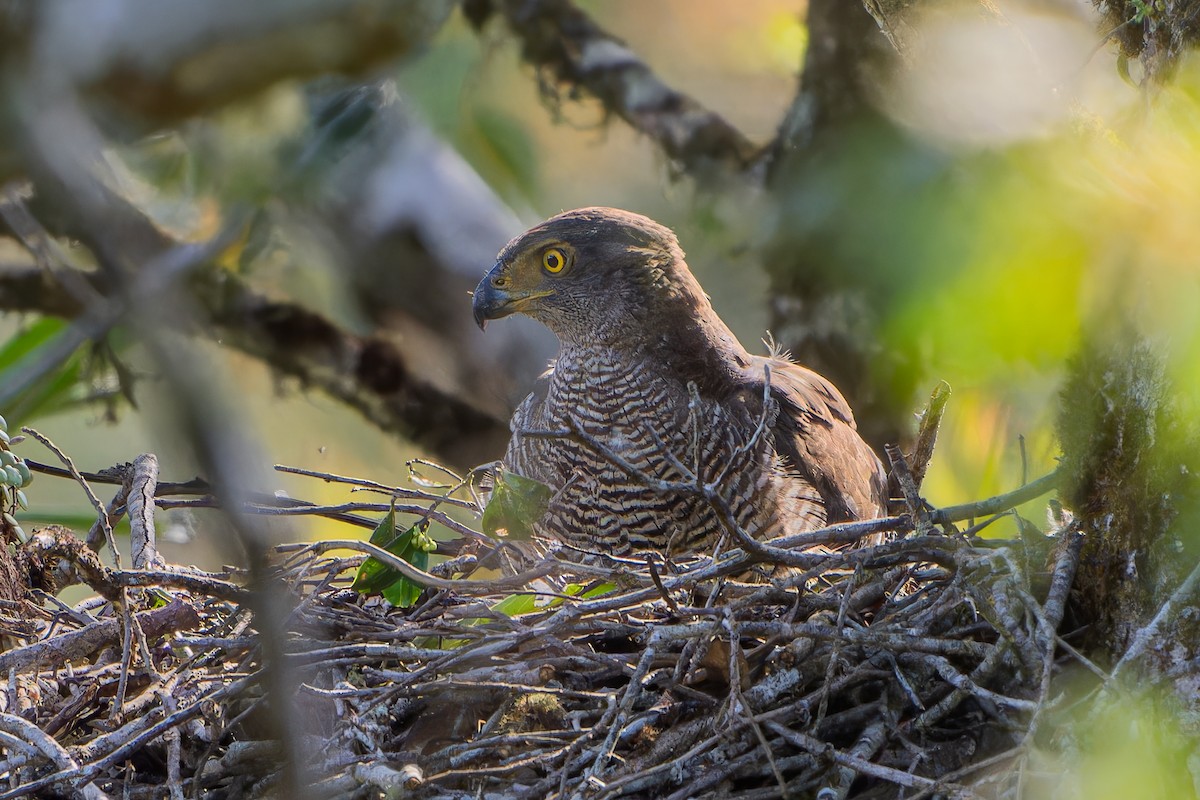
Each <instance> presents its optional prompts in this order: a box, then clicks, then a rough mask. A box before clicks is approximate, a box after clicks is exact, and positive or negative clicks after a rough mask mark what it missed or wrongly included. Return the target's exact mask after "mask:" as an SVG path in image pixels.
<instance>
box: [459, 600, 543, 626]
mask: <svg viewBox="0 0 1200 800" xmlns="http://www.w3.org/2000/svg"><path fill="white" fill-rule="evenodd" d="M492 611H495V612H497V613H500V614H503V615H504V616H506V617H519V616H521V615H522V614H532V613H533V612H534V611H537V596H536V595H532V594H510V595H509V596H508V597H506V598H504V599H503V600H501V601H500V602H499V603H496V605H494V606H492ZM480 622H483V620H472V623H473V624H478V623H480Z"/></svg>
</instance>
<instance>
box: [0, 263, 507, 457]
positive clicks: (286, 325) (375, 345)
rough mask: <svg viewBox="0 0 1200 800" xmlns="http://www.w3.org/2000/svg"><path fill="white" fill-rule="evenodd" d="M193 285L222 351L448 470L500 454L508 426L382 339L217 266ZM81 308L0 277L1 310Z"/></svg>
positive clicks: (29, 283)
mask: <svg viewBox="0 0 1200 800" xmlns="http://www.w3.org/2000/svg"><path fill="white" fill-rule="evenodd" d="M88 278H89V279H90V281H91V283H92V284H93V286H94V287H95V289H96V290H97V291H99V292H106V291H108V289H107V287H106V286H105V285H104V282H103V280H102V279H101V278H100V277H99V276H98V275H96V274H94V273H92V274H89V275H88ZM193 287H194V288H195V289H196V293H195V297H196V299H197V300H198V301H199V303H200V305H201V307H202V308H203V310H204V311H205V312H206V313H207V315H208V317H209V318H210V319H211V321H212V322H213V325H214V329H213V331H212V334H213V335H214V336H218V337H219V338H220V339H221V340H222V342H223V344H225V345H227V346H230V347H234V348H237V349H238V350H241V351H242V352H244V353H247V354H249V355H252V356H254V357H256V358H258V359H260V360H262V361H263V362H264V363H266V364H267V365H268V366H270V367H271V368H272V369H273V370H275V371H276V372H277V373H278V374H280V375H285V376H288V377H292V378H296V379H298V380H300V381H301V382H302V383H303V384H304V386H305V387H307V388H317V389H320V390H322V391H324V392H325V393H327V394H329V395H330V396H332V397H335V398H337V399H338V400H341V401H343V402H344V403H346V404H347V405H349V406H350V407H352V408H354V409H355V410H357V411H358V412H360V413H361V414H362V415H363V416H364V417H366V418H367V419H368V420H370V421H371V422H373V423H374V424H376V425H378V426H379V427H381V428H383V429H384V430H388V431H394V432H396V433H400V434H403V435H405V436H407V437H409V438H411V439H412V440H413V441H415V442H417V443H418V444H420V445H422V446H423V447H427V448H429V449H430V450H432V451H433V452H434V453H436V454H437V455H438V456H439V457H441V458H445V459H446V460H448V461H450V462H452V463H454V464H461V465H470V464H473V463H476V462H479V461H484V460H486V459H487V458H489V457H494V456H495V454H496V453H499V452H501V451H502V450H503V447H504V442H505V441H506V440H507V438H508V429H507V426H506V425H505V424H504V422H503V421H502V420H500V419H499V418H497V417H496V416H494V415H492V414H489V413H487V412H485V411H481V410H479V409H478V408H476V407H475V406H473V405H471V404H469V403H467V402H466V401H464V400H463V399H462V398H459V397H457V396H454V395H451V394H448V393H446V392H443V391H442V390H441V389H439V388H437V387H435V386H434V385H432V384H431V383H429V382H428V381H426V380H424V379H422V378H420V377H419V376H417V375H414V374H413V373H412V372H411V371H410V370H409V368H408V365H407V362H406V360H405V358H404V356H403V355H402V354H401V353H400V351H399V350H398V349H397V348H396V347H395V345H393V344H392V343H391V342H389V341H387V340H386V339H383V338H380V337H376V336H358V335H356V334H353V333H349V332H347V331H345V330H343V329H341V328H339V327H338V326H336V325H334V324H333V323H332V322H330V321H329V320H327V319H326V318H325V317H323V316H321V315H320V314H317V313H316V312H314V311H310V310H308V309H305V308H303V307H301V306H299V305H297V304H295V303H286V302H279V301H274V300H270V299H268V298H266V297H264V296H262V295H260V294H258V293H257V292H255V291H254V290H253V289H251V288H250V287H249V286H248V285H246V283H245V282H243V281H242V280H241V279H240V278H238V277H237V276H234V275H231V274H230V273H228V272H226V271H224V270H221V269H219V268H218V267H215V266H213V267H211V268H202V269H201V270H200V271H199V272H198V273H197V274H196V276H195V278H194V284H193ZM80 310H81V309H80V308H79V306H78V303H77V301H76V300H75V298H74V297H72V296H71V295H70V294H69V293H68V292H67V291H66V290H65V289H64V288H63V287H62V286H61V285H58V284H54V283H52V282H48V281H47V280H46V278H45V274H44V273H42V272H41V271H40V270H37V269H34V268H25V269H17V270H8V271H2V272H0V311H15V312H36V313H41V314H49V315H52V316H60V317H68V318H70V317H73V316H75V315H76V314H78V313H79V312H80Z"/></svg>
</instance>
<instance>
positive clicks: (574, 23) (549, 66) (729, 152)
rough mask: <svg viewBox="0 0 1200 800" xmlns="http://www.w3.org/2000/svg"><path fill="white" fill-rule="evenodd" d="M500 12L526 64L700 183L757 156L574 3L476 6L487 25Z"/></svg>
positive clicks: (519, 0) (551, 0) (517, 0)
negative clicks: (582, 96) (711, 172)
mask: <svg viewBox="0 0 1200 800" xmlns="http://www.w3.org/2000/svg"><path fill="white" fill-rule="evenodd" d="M492 10H496V11H499V13H500V14H501V15H502V16H503V17H504V19H505V21H506V22H507V23H508V26H509V27H510V28H511V29H512V31H513V33H514V34H516V36H517V37H518V38H519V39H520V40H521V50H522V55H523V56H524V58H525V60H526V61H528V62H529V63H530V64H532V65H533V66H535V67H537V68H538V69H539V70H543V71H544V72H545V73H546V74H548V75H550V76H552V77H553V79H554V80H555V81H557V82H558V83H560V84H562V85H563V86H564V87H566V89H567V90H568V93H573V92H576V91H578V90H583V91H585V92H587V93H588V94H591V95H593V96H595V97H596V98H598V99H599V100H600V102H601V103H602V104H603V105H604V108H605V110H606V111H608V112H610V113H613V114H616V115H617V116H619V117H620V118H621V119H623V120H625V121H626V122H627V123H629V125H631V126H632V127H633V128H634V129H635V130H637V131H640V132H641V133H644V134H646V135H647V136H649V137H650V138H651V139H653V140H654V141H655V142H656V143H657V144H658V145H659V146H660V147H661V148H662V150H663V152H664V153H666V154H667V156H669V157H670V158H671V159H673V160H675V161H677V162H679V163H680V164H682V165H683V167H684V168H685V169H687V170H689V171H691V172H692V173H693V174H694V175H697V176H700V175H702V174H703V173H704V172H705V171H707V169H711V168H712V167H713V166H718V167H721V168H725V169H731V170H733V171H741V170H743V169H745V168H746V167H747V166H749V165H750V164H751V162H752V161H753V160H754V157H755V155H756V153H757V150H758V148H757V147H756V146H755V145H754V144H753V143H752V142H750V141H749V140H748V139H747V138H746V137H745V136H743V135H742V134H741V133H740V132H739V131H738V130H737V129H735V128H734V127H733V126H732V125H730V124H729V123H728V122H727V121H726V120H724V119H723V118H722V117H721V116H720V115H718V114H716V113H714V112H712V111H709V110H708V109H706V108H704V107H703V106H702V105H701V104H700V103H699V102H697V101H696V100H695V99H693V98H691V97H689V96H687V95H685V94H683V93H682V92H679V91H676V90H675V89H672V88H671V87H669V86H667V85H666V84H665V83H664V82H663V81H662V80H661V79H660V78H659V77H658V76H657V75H655V74H654V72H653V71H652V70H651V69H650V67H648V66H647V65H646V64H645V63H644V62H643V61H642V60H641V59H639V58H638V57H637V55H635V54H634V53H633V51H632V50H630V49H629V48H628V47H627V46H626V45H625V43H624V42H622V41H621V40H620V39H618V38H616V37H615V36H613V35H611V34H610V33H608V32H607V31H605V30H603V29H602V28H600V26H599V25H597V24H596V23H595V22H593V21H592V20H591V18H589V17H588V16H587V15H586V14H584V13H583V12H582V11H580V10H579V9H578V8H576V7H575V5H574V4H572V3H571V2H569V0H496V2H494V3H486V2H485V3H480V2H475V3H472V4H470V8H469V9H468V13H469V14H470V15H471V16H472V18H473V20H474V21H476V22H477V23H481V22H482V21H483V19H485V18H486V17H487V16H488V14H489V13H490V12H491V11H492Z"/></svg>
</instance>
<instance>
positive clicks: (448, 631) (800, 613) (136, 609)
mask: <svg viewBox="0 0 1200 800" xmlns="http://www.w3.org/2000/svg"><path fill="white" fill-rule="evenodd" d="M991 502H992V506H988V508H992V507H993V506H996V505H998V504H997V503H995V502H994V501H991ZM999 505H1003V504H999ZM989 513H990V511H989ZM939 514H940V516H939ZM947 516H948V515H947V514H945V513H943V512H929V511H928V510H926V511H921V512H920V513H914V514H908V515H902V516H898V517H894V518H891V519H890V520H884V521H880V522H875V523H867V524H866V525H869V526H872V528H873V530H874V531H875V532H876V533H878V532H880V531H886V530H888V529H890V530H892V531H893V537H894V538H892V540H891V541H887V542H885V543H883V544H878V545H875V546H871V547H865V548H857V549H856V548H846V547H845V546H844V545H845V544H846V542H847V540H848V539H849V538H850V537H853V536H855V535H858V534H857V533H856V529H855V528H854V526H844V525H843V526H833V527H831V528H827V529H824V530H822V531H817V532H814V533H812V534H806V535H805V538H804V541H803V542H802V544H803V548H802V549H801V548H798V547H790V546H789V544H790V543H789V542H787V541H783V540H780V541H778V542H776V543H775V545H772V546H771V547H769V548H768V549H767V550H766V551H764V552H760V553H757V554H754V553H748V552H746V551H744V550H731V551H729V552H728V553H726V554H725V555H722V556H719V557H716V558H706V559H702V560H700V561H699V562H697V563H694V564H690V565H686V566H685V565H674V564H670V563H664V562H662V561H661V560H659V561H658V562H645V563H643V562H628V563H617V562H612V563H608V564H606V565H603V566H595V565H593V566H590V567H583V566H581V565H577V564H566V563H560V562H544V563H542V564H540V565H538V566H537V567H536V568H535V570H534V574H538V575H540V576H541V577H538V578H537V579H536V580H533V581H531V582H529V583H527V584H526V585H525V586H524V588H519V589H517V588H514V586H515V584H514V580H515V579H512V578H509V579H496V580H491V581H489V580H480V579H469V580H454V578H455V577H456V576H457V575H458V574H459V572H460V571H461V572H468V571H469V570H468V568H467V567H465V566H463V565H464V564H468V563H470V562H471V561H472V554H471V553H470V552H469V550H470V547H468V548H467V550H466V551H463V553H462V554H461V555H460V557H459V558H458V559H457V560H455V561H452V562H450V564H449V566H443V567H442V568H440V573H441V576H442V577H441V578H440V579H436V580H434V579H433V578H436V577H437V576H436V575H435V576H431V579H430V581H429V583H431V584H432V586H431V587H430V588H428V589H427V590H426V591H425V592H424V594H423V595H422V596H421V597H420V599H419V601H418V602H417V604H416V605H415V606H413V607H412V608H408V609H401V608H395V607H393V606H391V605H390V604H388V603H386V602H384V601H383V600H381V599H380V598H367V597H363V596H361V595H360V594H358V593H357V592H355V591H352V590H350V589H349V585H350V582H351V580H352V579H353V577H354V574H355V572H356V570H357V569H358V567H359V566H360V565H361V564H362V562H363V560H364V558H365V557H366V556H365V555H364V553H366V552H371V553H374V552H375V551H374V550H372V549H371V548H370V547H369V546H367V545H363V546H362V547H363V552H361V553H357V554H354V555H350V556H346V555H345V554H344V551H341V552H333V551H330V550H329V546H328V543H316V544H308V545H293V546H289V547H282V548H276V550H275V551H274V556H273V558H272V559H271V565H270V566H269V567H268V568H266V569H264V570H263V571H261V572H260V573H259V574H257V575H256V576H255V577H254V578H253V580H252V581H249V583H250V584H252V585H255V586H256V587H257V589H256V591H255V592H250V591H249V590H247V589H245V588H243V585H245V584H246V583H247V579H246V576H238V575H236V574H222V575H213V574H207V573H199V572H196V571H194V570H186V569H183V568H178V567H161V566H160V567H159V568H156V569H149V570H146V569H143V570H125V571H121V570H113V569H109V568H107V567H102V566H100V565H99V564H98V563H95V562H94V558H95V556H94V554H92V553H91V552H90V551H89V550H87V548H86V547H83V546H81V543H79V542H78V541H77V540H75V538H74V537H73V535H72V534H70V532H67V531H65V530H61V529H56V530H43V531H42V532H40V533H38V534H36V535H35V536H34V537H33V541H32V542H31V543H29V544H27V545H26V546H25V548H24V555H23V556H22V558H23V559H25V560H24V561H23V562H22V564H24V565H25V567H29V565H30V564H33V563H36V565H37V566H38V567H39V568H40V569H42V570H43V571H44V572H46V573H47V574H51V573H54V574H66V573H70V572H71V571H72V570H74V574H75V575H76V576H77V577H78V579H80V580H84V581H86V582H88V583H90V584H92V586H93V588H95V589H96V590H97V592H98V594H99V595H101V596H100V597H98V598H95V599H93V600H91V601H87V602H85V603H83V604H81V605H79V606H76V607H75V608H71V609H68V608H67V607H65V606H62V605H61V604H58V606H57V607H55V606H53V605H51V606H46V605H44V604H43V603H41V602H39V603H36V604H35V603H32V602H29V601H27V600H23V601H18V602H12V603H8V605H7V609H6V611H5V616H6V617H7V618H8V620H7V628H8V629H9V634H10V638H9V642H10V648H11V649H9V650H8V651H7V652H6V653H4V654H2V655H0V664H2V665H3V666H4V667H6V669H4V670H3V674H5V675H7V676H8V678H9V681H8V691H7V696H6V698H5V700H6V702H5V708H4V713H3V714H0V723H2V724H0V744H2V746H3V752H4V755H5V765H4V772H5V773H6V775H7V778H8V781H7V789H6V790H4V791H0V800H3V799H4V798H13V797H26V796H34V795H37V794H38V793H42V794H44V795H46V796H57V794H59V793H61V794H65V795H71V796H87V797H102V796H106V795H107V796H114V797H118V796H119V797H127V798H140V797H156V798H157V797H163V796H168V795H169V796H171V797H197V796H204V797H268V796H283V794H284V793H286V792H290V791H293V790H294V784H291V783H289V781H298V782H299V783H300V785H304V787H305V788H306V789H307V791H308V792H309V793H310V794H309V796H313V797H347V798H350V797H355V798H358V797H378V796H384V795H385V794H386V795H388V796H393V797H394V796H407V797H422V798H466V797H490V798H510V797H511V798H517V797H521V798H545V797H597V798H599V797H604V798H608V797H652V796H653V797H673V798H685V797H701V796H712V795H720V796H728V797H740V798H757V797H777V796H817V797H821V798H842V797H898V796H904V797H907V798H913V797H923V796H931V795H935V794H936V795H940V796H975V795H977V794H986V795H987V796H998V795H1000V796H1002V795H1004V794H1005V793H1006V791H1009V790H1012V791H1016V789H1015V788H1013V787H1008V786H1007V784H1006V781H1008V780H1009V778H1006V777H1005V775H1006V774H1008V773H1005V772H998V771H996V770H995V769H994V768H995V766H996V765H1000V764H1003V763H1004V762H1005V760H1006V759H1011V758H1013V757H1014V756H1015V754H1017V753H1018V752H1020V748H1021V747H1022V746H1023V744H1024V742H1025V741H1026V740H1027V739H1028V738H1029V737H1030V736H1031V735H1032V732H1033V730H1034V728H1035V727H1036V724H1037V719H1038V715H1039V712H1040V709H1041V708H1042V707H1043V705H1044V703H1045V700H1046V693H1047V687H1048V685H1049V677H1050V675H1051V672H1052V670H1053V669H1054V653H1055V643H1056V635H1055V631H1056V629H1057V627H1058V624H1059V622H1060V621H1061V617H1062V609H1063V603H1064V600H1065V596H1066V592H1067V589H1068V588H1069V585H1070V581H1071V577H1072V575H1073V573H1074V566H1075V560H1076V559H1077V558H1078V546H1077V543H1078V537H1077V536H1076V535H1075V534H1073V533H1071V532H1069V531H1068V532H1065V533H1062V534H1059V535H1057V536H1052V537H1042V536H1040V535H1037V536H1030V537H1026V538H1023V539H1018V540H1014V541H1007V542H994V543H986V542H984V541H982V540H979V539H976V538H975V537H974V536H973V535H971V533H970V531H968V532H966V534H965V535H964V533H963V532H960V531H958V530H957V529H956V528H955V527H954V526H953V525H951V524H950V523H949V522H945V521H944V520H945V518H946V517H947ZM939 520H941V522H939ZM858 525H859V526H860V527H861V526H863V525H864V523H859V524H858ZM793 538H795V537H793ZM851 540H852V539H851ZM785 551H786V552H792V553H793V555H794V557H792V558H791V559H790V561H789V563H788V566H787V567H786V568H783V567H779V568H775V567H774V566H773V565H772V564H771V560H770V558H769V557H768V556H769V555H770V554H771V553H782V552H785ZM764 553H765V554H764ZM89 558H90V559H93V561H89ZM438 571H439V570H435V572H438ZM558 573H563V574H570V575H572V576H574V577H572V578H571V579H570V580H574V581H576V582H577V583H579V584H582V586H583V588H579V587H565V586H564V581H565V580H567V579H565V578H564V579H561V580H558V581H556V580H555V575H556V574H558ZM755 573H757V574H759V575H760V576H765V577H759V578H757V579H755V578H753V575H754V574H755ZM748 575H749V576H751V579H749V580H747V576H748ZM605 585H607V587H608V591H607V592H606V593H604V592H603V587H604V586H605ZM588 590H591V591H590V592H589V591H588ZM589 594H590V595H591V596H589ZM105 598H107V600H106V599H105ZM284 598H286V603H280V602H279V601H280V600H282V599H284ZM530 598H532V599H530ZM42 599H43V600H44V599H46V598H44V597H43V598H42ZM273 609H274V610H273ZM280 609H281V610H280ZM506 611H507V612H508V613H504V612H506ZM16 641H19V642H20V646H17V647H15V648H12V644H13V642H16ZM289 764H290V765H291V772H290V773H289V768H288V767H287V766H286V765H289ZM989 767H992V768H993V769H992V770H991V771H990V772H989V769H988V768H989ZM989 775H990V776H991V777H989ZM989 781H991V782H992V783H993V785H992V786H991V787H990V788H987V789H985V788H983V787H984V786H985V785H986V784H987V783H988V782H989Z"/></svg>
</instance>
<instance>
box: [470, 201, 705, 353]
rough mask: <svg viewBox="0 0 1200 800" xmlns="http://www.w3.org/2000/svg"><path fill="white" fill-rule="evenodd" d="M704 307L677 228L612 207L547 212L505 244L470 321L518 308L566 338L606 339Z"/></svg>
mask: <svg viewBox="0 0 1200 800" xmlns="http://www.w3.org/2000/svg"><path fill="white" fill-rule="evenodd" d="M697 305H703V306H705V307H707V305H708V301H707V299H706V298H705V297H704V293H703V291H701V289H700V287H699V285H698V284H697V283H696V280H695V278H693V277H692V275H691V273H690V272H689V271H688V268H687V265H686V264H685V263H684V260H683V251H682V250H680V248H679V242H678V240H677V239H676V238H675V234H674V233H672V232H671V230H670V229H669V228H666V227H664V226H662V225H659V224H658V223H657V222H655V221H653V220H651V219H649V218H647V217H643V216H641V215H639V214H633V213H631V212H628V211H621V210H619V209H614V208H581V209H577V210H575V211H567V212H565V213H563V214H559V215H558V216H556V217H551V218H550V219H548V220H546V221H545V222H543V223H542V224H540V225H538V226H536V227H534V228H531V229H530V230H528V231H526V232H525V233H523V234H521V235H520V236H518V237H516V238H515V239H513V240H512V241H511V242H509V243H508V245H507V246H505V248H504V249H503V250H501V251H500V255H499V256H497V258H496V265H495V266H494V267H492V269H491V271H490V272H488V274H487V275H485V276H484V278H483V280H482V281H480V282H479V286H478V287H477V288H476V289H475V294H474V301H473V308H474V312H475V321H476V322H477V323H478V324H479V326H480V327H481V328H482V327H483V326H484V325H485V324H486V323H487V321H488V320H493V319H499V318H501V317H506V316H508V315H509V314H515V313H517V312H520V313H522V314H525V315H526V316H529V317H531V318H533V319H535V320H537V321H538V322H541V323H542V324H543V325H545V326H546V327H548V328H549V329H550V330H551V331H553V332H554V333H555V334H557V336H558V337H559V339H560V340H562V341H564V342H605V341H611V340H612V339H613V338H614V337H621V336H623V335H626V334H627V332H628V331H630V329H631V328H632V329H636V328H637V327H638V326H639V325H641V324H643V323H644V322H645V320H647V319H649V318H651V317H656V316H662V315H664V314H666V316H668V317H670V316H672V315H673V314H672V313H670V312H672V310H676V311H677V312H678V313H688V314H694V313H695V312H696V310H697V309H696V307H697Z"/></svg>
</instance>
